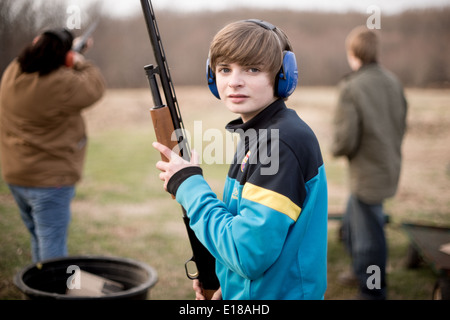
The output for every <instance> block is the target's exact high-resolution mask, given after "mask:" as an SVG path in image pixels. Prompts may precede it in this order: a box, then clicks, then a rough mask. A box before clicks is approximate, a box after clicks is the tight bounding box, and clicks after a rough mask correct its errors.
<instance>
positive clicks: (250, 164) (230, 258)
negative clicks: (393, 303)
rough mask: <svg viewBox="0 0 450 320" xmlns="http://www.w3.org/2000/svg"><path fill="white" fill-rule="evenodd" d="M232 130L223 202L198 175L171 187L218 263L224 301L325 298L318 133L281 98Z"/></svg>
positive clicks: (192, 174)
mask: <svg viewBox="0 0 450 320" xmlns="http://www.w3.org/2000/svg"><path fill="white" fill-rule="evenodd" d="M227 130H229V131H233V132H238V133H239V134H240V135H241V140H240V143H239V145H238V148H237V152H236V154H235V158H234V162H233V164H232V165H231V166H230V169H229V172H228V176H227V178H226V182H225V187H224V194H223V201H221V200H219V199H217V196H216V195H215V193H214V192H213V191H212V190H211V188H210V187H209V185H208V184H207V183H206V181H205V180H204V178H203V176H202V175H201V174H197V173H199V172H198V171H196V170H187V171H185V173H184V174H181V175H177V176H178V178H176V179H173V178H172V179H171V181H169V191H170V190H174V192H173V193H176V199H177V201H178V202H179V203H180V204H181V205H182V206H183V207H184V208H185V209H186V212H187V215H188V216H189V218H190V225H191V228H192V229H193V230H194V232H195V234H196V236H197V237H198V239H199V240H200V241H201V242H202V243H203V244H204V245H205V247H206V248H207V249H208V250H209V251H210V252H211V253H212V255H213V256H214V257H215V258H216V272H217V276H218V278H219V281H220V284H221V288H222V295H223V298H224V299H323V297H324V294H325V290H326V285H327V282H326V279H327V274H326V273H327V208H328V205H327V197H328V196H327V183H326V176H325V169H324V163H323V160H322V155H321V151H320V147H319V143H318V141H317V139H316V137H315V135H314V133H313V131H312V130H311V129H310V127H309V126H308V125H307V124H306V123H305V122H303V120H301V119H300V118H299V117H298V115H297V113H296V112H295V111H294V110H291V109H288V108H287V107H286V105H285V103H284V101H283V100H277V101H275V102H274V103H273V104H271V105H270V106H268V107H267V108H266V109H264V110H263V111H262V112H260V113H259V114H258V115H256V116H255V117H254V118H253V119H251V120H250V121H248V122H246V123H243V122H242V120H241V119H238V120H234V121H232V122H230V123H229V124H228V125H227ZM189 172H190V173H189ZM174 177H175V176H174ZM180 177H182V178H180Z"/></svg>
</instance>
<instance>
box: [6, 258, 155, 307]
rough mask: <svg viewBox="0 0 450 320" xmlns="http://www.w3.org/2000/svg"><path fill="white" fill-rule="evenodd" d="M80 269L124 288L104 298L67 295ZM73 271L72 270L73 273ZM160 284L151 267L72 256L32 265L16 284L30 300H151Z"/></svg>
mask: <svg viewBox="0 0 450 320" xmlns="http://www.w3.org/2000/svg"><path fill="white" fill-rule="evenodd" d="M73 266H75V268H79V269H81V270H83V271H85V272H88V273H90V274H93V275H95V276H99V277H102V278H104V279H106V280H111V281H114V282H116V283H119V284H121V287H122V289H121V290H120V291H116V292H111V293H108V294H104V295H102V296H73V295H68V294H66V292H67V288H68V285H67V280H68V278H69V277H70V276H71V274H72V273H71V271H70V270H72V269H73ZM71 268H72V269H71ZM157 281H158V275H157V273H156V271H155V270H154V269H153V268H152V267H150V266H149V265H147V264H145V263H142V262H139V261H136V260H132V259H128V258H119V257H103V256H72V257H63V258H57V259H51V260H46V261H43V262H41V263H38V264H32V265H29V266H27V267H25V268H24V269H22V270H21V271H19V272H18V273H17V274H16V275H15V276H14V284H15V285H16V286H17V287H18V288H19V290H20V291H22V292H23V293H24V294H25V295H26V297H27V298H28V299H33V300H34V299H59V300H83V299H88V300H92V299H100V300H110V299H116V300H117V299H123V300H146V299H149V296H150V289H151V288H152V287H153V286H154V285H155V284H156V282H157Z"/></svg>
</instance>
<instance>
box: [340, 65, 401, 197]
mask: <svg viewBox="0 0 450 320" xmlns="http://www.w3.org/2000/svg"><path fill="white" fill-rule="evenodd" d="M406 112H407V103H406V99H405V97H404V93H403V88H402V86H401V84H400V82H399V81H398V80H397V79H396V77H395V76H394V75H393V74H391V73H390V72H388V71H387V70H385V69H383V68H382V67H380V66H379V65H377V64H369V65H365V66H363V67H361V68H360V69H359V70H358V71H356V72H354V73H352V74H351V75H350V76H348V77H347V78H346V79H344V80H343V81H342V82H341V83H340V95H339V101H338V106H337V109H336V114H335V117H334V140H333V144H332V147H331V151H332V153H333V155H335V156H346V157H347V158H348V161H349V169H350V191H351V192H352V194H354V195H356V196H357V197H358V198H360V199H361V200H362V201H364V202H366V203H369V204H377V203H381V202H382V201H383V200H384V199H386V198H388V197H391V196H393V195H394V194H395V192H396V190H397V185H398V181H399V176H400V169H401V159H402V156H401V145H402V140H403V136H404V133H405V130H406Z"/></svg>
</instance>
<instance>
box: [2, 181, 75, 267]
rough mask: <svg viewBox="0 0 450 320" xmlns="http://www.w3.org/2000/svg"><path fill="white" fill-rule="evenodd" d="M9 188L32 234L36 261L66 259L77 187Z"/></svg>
mask: <svg viewBox="0 0 450 320" xmlns="http://www.w3.org/2000/svg"><path fill="white" fill-rule="evenodd" d="M8 186H9V189H10V190H11V193H12V195H13V196H14V199H15V200H16V203H17V205H18V206H19V209H20V215H21V217H22V220H23V222H24V224H25V226H26V227H27V229H28V230H29V232H30V234H31V254H32V259H33V262H38V261H43V260H46V259H50V258H57V257H62V256H67V231H68V228H69V223H70V216H71V212H70V203H71V201H72V198H73V197H74V195H75V187H74V186H63V187H49V188H35V187H20V186H15V185H8Z"/></svg>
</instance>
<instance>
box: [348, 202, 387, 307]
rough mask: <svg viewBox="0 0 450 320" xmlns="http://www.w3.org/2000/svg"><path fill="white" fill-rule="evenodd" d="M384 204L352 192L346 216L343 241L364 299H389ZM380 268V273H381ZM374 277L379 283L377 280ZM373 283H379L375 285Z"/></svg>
mask: <svg viewBox="0 0 450 320" xmlns="http://www.w3.org/2000/svg"><path fill="white" fill-rule="evenodd" d="M384 224H385V215H384V212H383V206H382V204H367V203H364V202H363V201H361V200H360V199H358V198H357V197H356V196H355V195H351V196H350V198H349V200H348V204H347V211H346V212H345V215H344V218H343V225H342V226H343V229H342V231H343V234H342V235H343V240H344V243H345V245H346V248H347V250H348V252H349V254H350V256H351V259H352V267H353V271H354V272H355V274H356V276H357V277H358V279H359V283H360V284H359V291H360V295H361V297H362V298H366V299H386V260H387V245H386V238H385V233H384ZM373 266H375V268H376V271H377V272H374V269H373V268H374V267H373ZM378 271H379V272H378ZM374 276H376V277H378V279H376V280H377V281H378V282H374V280H375V278H374ZM374 284H378V285H376V286H374Z"/></svg>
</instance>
